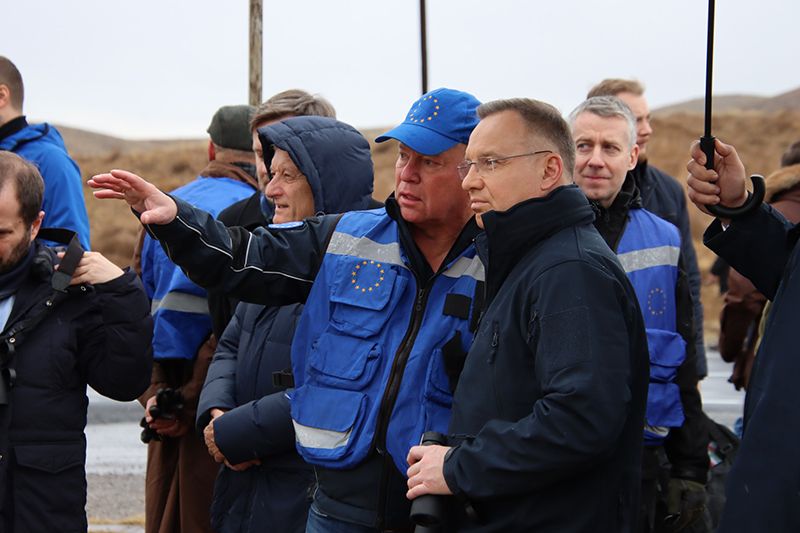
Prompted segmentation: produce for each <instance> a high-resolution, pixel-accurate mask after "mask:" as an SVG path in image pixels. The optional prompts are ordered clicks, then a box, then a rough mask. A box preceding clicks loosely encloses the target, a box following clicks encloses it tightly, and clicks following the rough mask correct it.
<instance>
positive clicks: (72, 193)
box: [0, 117, 90, 250]
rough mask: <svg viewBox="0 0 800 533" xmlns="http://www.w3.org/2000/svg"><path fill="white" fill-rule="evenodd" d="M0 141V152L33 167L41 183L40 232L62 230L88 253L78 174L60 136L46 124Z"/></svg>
mask: <svg viewBox="0 0 800 533" xmlns="http://www.w3.org/2000/svg"><path fill="white" fill-rule="evenodd" d="M20 118H21V119H22V121H23V124H22V125H24V127H23V128H22V129H20V130H19V131H17V132H15V133H13V134H11V135H9V136H8V137H5V138H3V139H0V150H8V151H11V152H15V153H16V154H18V155H19V156H20V157H23V158H25V159H27V160H28V161H30V162H31V163H33V164H34V165H36V167H37V168H38V169H39V172H40V173H41V174H42V178H43V179H44V202H43V203H42V210H43V211H44V221H43V222H42V227H43V228H66V229H69V230H72V231H74V232H75V233H77V234H78V238H79V239H80V241H81V246H83V248H84V249H85V250H89V244H90V239H89V215H88V214H87V212H86V204H85V202H84V200H83V182H82V180H81V171H80V169H79V168H78V165H77V164H76V163H75V161H73V160H72V158H70V156H69V154H68V153H67V148H66V147H65V146H64V140H63V139H62V138H61V134H60V133H59V132H58V130H57V129H55V128H54V127H53V126H51V125H50V124H32V125H28V124H27V123H26V122H24V118H23V117H20Z"/></svg>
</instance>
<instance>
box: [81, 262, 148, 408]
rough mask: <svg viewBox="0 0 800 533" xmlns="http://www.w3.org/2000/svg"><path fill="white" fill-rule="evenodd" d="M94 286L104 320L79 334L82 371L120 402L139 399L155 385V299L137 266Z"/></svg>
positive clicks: (98, 386)
mask: <svg viewBox="0 0 800 533" xmlns="http://www.w3.org/2000/svg"><path fill="white" fill-rule="evenodd" d="M94 290H95V295H94V305H96V306H97V312H98V313H99V315H100V317H101V320H100V321H99V322H98V323H96V324H95V325H94V327H91V328H89V330H87V331H83V332H82V338H81V339H79V340H80V342H81V343H82V346H81V354H82V356H81V364H82V366H83V368H82V371H83V372H84V373H85V376H86V381H87V383H88V384H89V385H90V386H91V387H92V388H93V389H95V390H96V391H97V392H99V393H100V394H102V395H104V396H107V397H109V398H113V399H114V400H119V401H129V400H135V399H136V398H137V397H138V396H139V394H141V393H142V392H143V391H144V390H145V389H147V387H148V385H150V373H151V371H152V363H153V358H152V350H151V344H150V342H151V340H152V336H153V320H152V318H151V317H150V302H149V301H148V299H147V296H146V295H145V293H144V289H143V287H142V284H141V281H140V280H139V278H138V277H137V276H136V274H134V273H133V272H131V271H127V272H125V273H124V274H123V275H122V276H120V277H118V278H116V279H113V280H111V281H109V282H107V283H101V284H98V285H95V286H94Z"/></svg>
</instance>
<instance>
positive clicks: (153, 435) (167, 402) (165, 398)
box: [139, 388, 183, 444]
mask: <svg viewBox="0 0 800 533" xmlns="http://www.w3.org/2000/svg"><path fill="white" fill-rule="evenodd" d="M182 409H183V394H181V392H180V391H176V390H175V389H170V388H165V389H158V391H156V404H155V405H154V406H152V407H150V416H151V417H153V419H158V418H162V419H164V420H175V418H177V416H178V415H179V414H180V412H181V410H182ZM139 425H140V426H141V427H142V434H141V435H140V438H141V439H142V442H144V443H145V444H147V443H148V442H150V441H151V440H158V441H160V440H162V437H161V435H159V434H158V432H157V431H156V430H154V429H152V428H151V427H150V426H149V425H148V424H147V417H142V420H141V421H140V422H139Z"/></svg>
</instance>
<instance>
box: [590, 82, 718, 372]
mask: <svg viewBox="0 0 800 533" xmlns="http://www.w3.org/2000/svg"><path fill="white" fill-rule="evenodd" d="M595 96H616V97H617V98H619V99H620V100H622V101H623V102H625V104H626V105H627V106H628V107H629V108H630V109H631V111H632V112H633V116H634V117H635V119H636V145H637V146H638V147H639V154H638V157H637V161H636V166H635V167H634V168H633V170H632V171H631V174H632V175H633V179H634V181H635V182H636V187H637V188H638V189H639V194H640V196H641V199H642V206H643V207H644V208H645V209H647V210H648V211H650V212H651V213H653V214H654V215H656V216H659V217H661V218H663V219H664V220H668V221H669V222H672V223H673V224H675V226H677V227H678V230H679V231H680V233H681V252H682V253H683V257H684V260H685V266H686V275H687V277H688V280H689V287H690V289H691V294H692V307H693V309H694V322H693V324H694V332H693V338H694V343H695V350H696V352H697V358H696V361H697V374H698V376H699V377H700V378H704V377H705V376H706V374H707V373H708V368H707V364H706V349H705V344H704V342H703V304H702V302H701V301H700V269H699V268H698V266H697V254H696V253H695V250H694V243H693V242H692V232H691V228H690V227H689V212H688V211H687V209H686V195H685V194H684V192H683V187H681V185H680V183H678V181H677V180H676V179H675V178H673V177H672V176H670V175H669V174H667V173H666V172H664V171H662V170H660V169H658V168H656V167H655V166H653V165H651V164H650V163H649V161H648V159H647V152H648V148H647V144H648V142H649V141H650V137H651V136H652V134H653V128H652V126H651V125H650V107H649V106H648V104H647V99H646V98H645V97H644V85H642V84H641V83H640V82H638V81H636V80H626V79H618V78H610V79H605V80H603V81H601V82H600V83H598V84H597V85H595V86H594V87H592V88H591V89H590V90H589V94H587V95H586V98H592V97H595Z"/></svg>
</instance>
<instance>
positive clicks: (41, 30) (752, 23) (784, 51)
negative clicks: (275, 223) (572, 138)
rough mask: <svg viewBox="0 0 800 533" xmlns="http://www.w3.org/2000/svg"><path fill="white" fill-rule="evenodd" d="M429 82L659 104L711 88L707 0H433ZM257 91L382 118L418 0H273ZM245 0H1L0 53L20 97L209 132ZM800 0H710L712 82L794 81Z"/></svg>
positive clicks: (240, 47) (53, 118)
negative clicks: (297, 92) (21, 90)
mask: <svg viewBox="0 0 800 533" xmlns="http://www.w3.org/2000/svg"><path fill="white" fill-rule="evenodd" d="M427 3H428V51H429V86H430V88H436V87H440V86H447V87H452V88H457V89H462V90H466V91H469V92H472V93H473V94H475V95H476V96H477V97H478V98H479V99H481V100H491V99H495V98H504V97H513V96H529V97H533V98H537V99H540V100H544V101H547V102H550V103H552V104H554V105H556V106H557V107H558V108H559V109H561V111H562V112H564V113H568V112H569V111H570V110H571V109H572V108H573V107H574V106H575V105H577V104H578V103H579V102H580V101H581V100H582V99H583V97H584V96H585V94H586V91H587V90H588V89H589V88H590V87H591V86H592V85H593V83H595V82H596V81H599V80H600V79H602V78H605V77H612V76H613V77H636V78H638V79H640V80H641V81H643V82H644V83H645V84H646V86H647V96H648V98H649V100H650V103H651V106H653V107H658V106H660V105H664V104H669V103H674V102H677V101H681V100H685V99H689V98H695V97H700V96H702V95H703V90H704V68H705V38H706V9H707V4H706V2H705V1H704V0H660V1H652V0H604V1H602V2H601V1H595V0H563V1H560V2H557V1H549V2H541V1H538V2H537V1H525V2H524V1H513V0H428V2H427ZM264 4H265V8H264V11H265V13H264V62H265V67H264V95H265V96H269V95H271V94H273V93H275V92H277V91H280V90H283V89H287V88H292V87H298V88H303V89H306V90H308V91H311V92H316V93H320V94H322V95H323V96H325V97H327V98H328V99H329V100H330V101H331V102H332V103H333V104H334V106H335V107H336V109H337V111H338V114H339V118H340V119H342V120H344V121H346V122H349V123H351V124H353V125H355V126H357V127H373V126H389V125H392V124H394V123H396V122H398V121H399V120H401V119H402V118H403V117H404V114H405V112H406V111H407V109H408V107H409V106H410V104H411V103H412V102H413V101H414V100H415V99H416V97H417V96H418V95H419V90H420V76H419V33H418V11H417V9H418V1H417V0H403V1H380V0H372V1H369V0H340V1H338V2H336V1H331V0H293V1H286V0H284V1H282V2H273V1H270V0H264ZM247 13H248V1H247V0H227V1H222V0H217V1H214V0H191V1H189V0H172V1H169V0H160V1H156V0H139V1H136V2H117V1H113V0H72V1H68V2H65V1H63V0H25V1H22V0H2V7H0V18H2V20H3V30H2V33H0V55H6V56H8V57H9V58H11V59H12V60H13V61H14V62H15V63H16V64H17V66H18V67H19V68H20V70H21V71H22V75H23V77H24V79H25V84H26V93H27V94H26V105H25V112H26V114H27V115H28V117H29V119H31V120H33V121H42V120H47V121H49V122H56V123H61V124H66V125H70V126H75V127H81V128H86V129H90V130H94V131H100V132H104V133H110V134H113V135H117V136H121V137H129V138H174V137H202V136H203V135H204V134H205V128H206V127H207V125H208V121H209V120H210V117H211V115H212V114H213V112H214V111H215V110H216V109H217V108H218V107H219V106H221V105H225V104H234V103H243V102H245V101H246V100H247V52H248V23H247ZM798 20H800V2H799V1H797V0H759V1H753V0H717V21H716V24H717V32H716V49H715V77H714V85H715V92H716V93H720V94H731V93H749V94H758V95H764V96H771V95H774V94H778V93H781V92H784V91H787V90H789V89H793V88H795V87H797V86H799V85H800V75H798V74H797V69H796V61H797V58H798V55H799V54H798V52H800V44H798V40H797V32H796V24H797V21H798Z"/></svg>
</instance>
